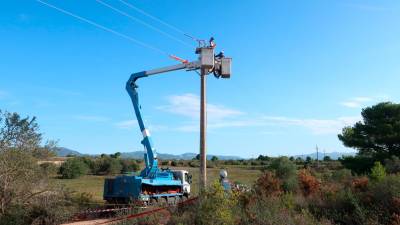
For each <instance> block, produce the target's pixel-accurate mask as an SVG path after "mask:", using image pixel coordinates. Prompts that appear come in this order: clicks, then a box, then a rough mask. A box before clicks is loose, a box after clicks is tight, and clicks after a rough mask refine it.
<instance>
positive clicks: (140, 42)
mask: <svg viewBox="0 0 400 225" xmlns="http://www.w3.org/2000/svg"><path fill="white" fill-rule="evenodd" d="M36 1H37V2H39V3H41V4H43V5H46V6H48V7H50V8H53V9H55V10H57V11H59V12H62V13H64V14H66V15H69V16H72V17H74V18H76V19H78V20H81V21H83V22H86V23H88V24H90V25H92V26H95V27H97V28H100V29H102V30H105V31H107V32H110V33H112V34H114V35H117V36H120V37H122V38H125V39H127V40H129V41H131V42H133V43H135V44H138V45H140V46H142V47H145V48H148V49H151V50H153V51H156V52H158V53H161V54H164V55H167V56H168V57H170V58H171V56H172V55H171V54H168V53H167V52H165V51H163V50H161V49H159V48H157V47H154V46H152V45H150V44H147V43H145V42H142V41H139V40H137V39H135V38H133V37H130V36H128V35H126V34H123V33H120V32H118V31H115V30H113V29H111V28H108V27H105V26H103V25H101V24H98V23H96V22H93V21H91V20H89V19H86V18H83V17H81V16H78V15H76V14H74V13H71V12H69V11H67V10H64V9H61V8H59V7H57V6H55V5H52V4H50V3H47V2H44V1H42V0H36Z"/></svg>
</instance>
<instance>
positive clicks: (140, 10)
mask: <svg viewBox="0 0 400 225" xmlns="http://www.w3.org/2000/svg"><path fill="white" fill-rule="evenodd" d="M119 1H120V2H121V3H123V4H124V5H126V6H128V7H129V8H131V9H133V10H135V11H137V12H139V13H141V14H142V15H145V16H147V17H149V18H151V19H153V20H155V21H157V22H159V23H161V24H163V25H164V26H167V27H169V28H170V29H172V30H175V31H176V32H178V33H180V34H182V35H184V36H186V37H189V38H191V39H193V40H195V41H200V40H199V39H198V38H195V37H194V36H193V35H190V34H188V33H186V32H185V31H183V30H181V29H179V28H177V27H176V26H174V25H172V24H170V23H167V22H165V21H163V20H161V19H159V18H157V17H155V16H153V15H151V14H150V13H147V12H145V11H143V10H142V9H139V8H138V7H136V6H134V5H132V4H131V3H128V2H126V1H124V0H119Z"/></svg>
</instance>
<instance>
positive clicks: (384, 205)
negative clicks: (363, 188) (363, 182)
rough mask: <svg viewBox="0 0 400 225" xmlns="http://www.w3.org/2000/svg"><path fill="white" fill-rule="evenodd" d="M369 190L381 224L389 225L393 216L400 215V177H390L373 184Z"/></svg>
mask: <svg viewBox="0 0 400 225" xmlns="http://www.w3.org/2000/svg"><path fill="white" fill-rule="evenodd" d="M369 189H370V196H372V200H373V202H372V203H373V206H375V208H376V209H375V213H376V214H379V215H380V220H381V221H380V222H381V223H383V224H389V222H390V221H389V220H390V218H391V217H392V215H394V214H396V215H400V175H388V176H386V177H384V178H382V179H381V180H380V181H379V182H374V183H372V184H371V185H370V188H369Z"/></svg>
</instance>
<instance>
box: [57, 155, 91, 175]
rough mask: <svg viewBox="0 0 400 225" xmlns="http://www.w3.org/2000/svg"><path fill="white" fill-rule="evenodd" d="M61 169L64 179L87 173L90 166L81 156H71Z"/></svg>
mask: <svg viewBox="0 0 400 225" xmlns="http://www.w3.org/2000/svg"><path fill="white" fill-rule="evenodd" d="M59 171H60V172H59V173H60V174H61V177H62V178H63V179H74V178H78V177H80V176H82V175H84V174H86V173H87V171H88V167H87V165H86V164H85V163H84V162H83V160H81V159H80V158H71V159H68V160H67V161H65V162H64V163H63V164H62V165H61V167H60V170H59Z"/></svg>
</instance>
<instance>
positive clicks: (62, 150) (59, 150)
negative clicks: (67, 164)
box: [54, 147, 83, 157]
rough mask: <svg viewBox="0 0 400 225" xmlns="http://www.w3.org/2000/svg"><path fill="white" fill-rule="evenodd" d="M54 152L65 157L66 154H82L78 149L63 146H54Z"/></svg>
mask: <svg viewBox="0 0 400 225" xmlns="http://www.w3.org/2000/svg"><path fill="white" fill-rule="evenodd" d="M54 152H55V153H56V155H57V156H59V157H65V156H67V155H76V156H81V155H83V154H81V153H80V152H78V151H75V150H72V149H69V148H64V147H58V148H56V150H54Z"/></svg>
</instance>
